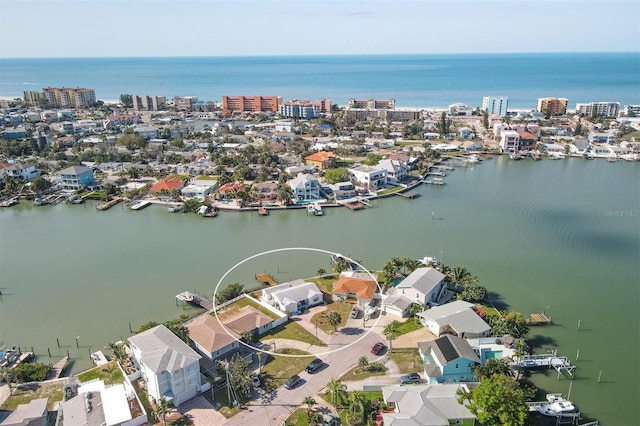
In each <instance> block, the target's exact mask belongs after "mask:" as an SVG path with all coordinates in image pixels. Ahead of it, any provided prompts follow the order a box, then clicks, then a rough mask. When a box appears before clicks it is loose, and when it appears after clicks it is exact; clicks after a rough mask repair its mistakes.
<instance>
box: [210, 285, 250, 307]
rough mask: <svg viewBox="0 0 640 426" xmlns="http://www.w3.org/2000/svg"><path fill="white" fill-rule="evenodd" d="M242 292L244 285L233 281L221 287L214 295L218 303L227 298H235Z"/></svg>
mask: <svg viewBox="0 0 640 426" xmlns="http://www.w3.org/2000/svg"><path fill="white" fill-rule="evenodd" d="M242 293H244V286H243V285H242V284H240V283H233V284H230V285H228V286H227V287H225V288H223V289H222V290H220V291H219V292H218V294H217V295H216V299H217V300H218V303H224V302H226V301H228V300H231V299H235V298H236V297H238V296H240V295H241V294H242Z"/></svg>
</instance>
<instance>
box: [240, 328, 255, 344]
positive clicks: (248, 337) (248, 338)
mask: <svg viewBox="0 0 640 426" xmlns="http://www.w3.org/2000/svg"><path fill="white" fill-rule="evenodd" d="M240 340H242V341H243V342H245V343H246V344H247V345H251V344H252V343H254V342H255V341H256V336H255V334H254V333H252V332H251V331H243V332H242V333H240Z"/></svg>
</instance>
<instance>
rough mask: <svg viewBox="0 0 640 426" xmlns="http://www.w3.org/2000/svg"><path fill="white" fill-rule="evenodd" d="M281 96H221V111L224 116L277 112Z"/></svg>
mask: <svg viewBox="0 0 640 426" xmlns="http://www.w3.org/2000/svg"><path fill="white" fill-rule="evenodd" d="M280 104H282V97H281V96H223V97H222V109H223V110H224V113H225V115H228V114H231V113H232V112H236V111H239V112H269V111H270V112H278V107H279V106H280Z"/></svg>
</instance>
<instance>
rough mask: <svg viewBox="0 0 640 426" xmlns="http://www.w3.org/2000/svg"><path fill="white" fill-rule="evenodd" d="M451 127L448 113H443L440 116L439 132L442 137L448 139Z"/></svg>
mask: <svg viewBox="0 0 640 426" xmlns="http://www.w3.org/2000/svg"><path fill="white" fill-rule="evenodd" d="M449 127H451V120H450V119H449V118H447V113H446V112H445V111H442V114H441V115H440V123H438V132H439V133H440V136H442V137H446V136H447V134H449Z"/></svg>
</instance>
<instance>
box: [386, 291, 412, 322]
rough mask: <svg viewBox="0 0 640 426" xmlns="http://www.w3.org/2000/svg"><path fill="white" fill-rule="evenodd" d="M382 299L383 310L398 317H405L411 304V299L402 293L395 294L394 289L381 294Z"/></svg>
mask: <svg viewBox="0 0 640 426" xmlns="http://www.w3.org/2000/svg"><path fill="white" fill-rule="evenodd" d="M382 300H383V309H384V311H385V312H387V313H389V314H392V315H395V316H397V317H400V318H405V317H407V316H408V315H409V313H410V310H411V305H413V300H411V299H409V298H408V297H406V296H403V295H402V294H396V291H395V289H393V290H392V291H390V292H389V294H387V295H385V296H383V299H382Z"/></svg>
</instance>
